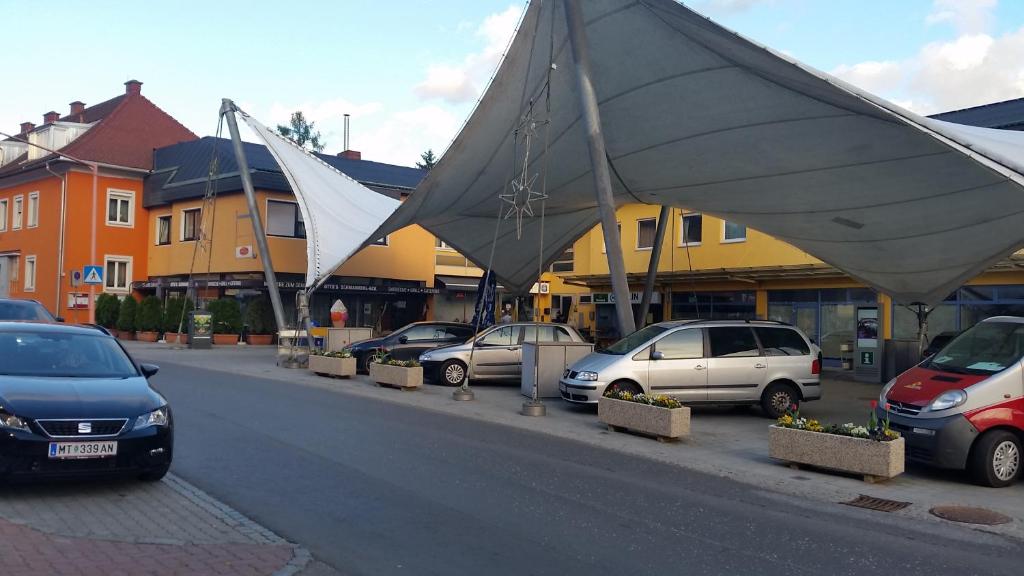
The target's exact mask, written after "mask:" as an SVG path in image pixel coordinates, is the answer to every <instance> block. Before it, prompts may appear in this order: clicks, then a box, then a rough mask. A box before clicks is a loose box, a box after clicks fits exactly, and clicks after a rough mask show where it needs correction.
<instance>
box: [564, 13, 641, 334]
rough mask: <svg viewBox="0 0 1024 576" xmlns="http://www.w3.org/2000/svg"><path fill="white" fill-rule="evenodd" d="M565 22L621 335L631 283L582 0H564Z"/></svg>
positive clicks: (629, 322) (629, 328) (629, 317)
mask: <svg viewBox="0 0 1024 576" xmlns="http://www.w3.org/2000/svg"><path fill="white" fill-rule="evenodd" d="M563 5H564V6H565V19H566V24H567V25H568V27H569V40H570V43H571V44H572V56H573V60H574V61H575V62H576V82H577V84H578V87H579V91H580V106H581V112H582V116H583V126H584V127H585V129H586V131H587V144H588V145H589V148H590V164H591V166H592V168H593V173H594V191H595V194H596V196H597V207H598V209H599V210H600V212H601V228H602V230H603V231H604V245H605V250H606V252H607V255H608V271H609V273H610V275H611V280H612V293H613V294H614V295H615V313H616V316H617V317H618V321H619V332H620V334H619V335H620V336H626V335H628V334H631V333H633V331H635V330H636V326H635V324H634V323H633V307H632V305H631V304H630V299H629V283H628V282H627V281H626V265H625V263H624V262H623V259H622V243H621V239H620V235H619V227H618V224H617V222H616V221H615V197H614V194H613V193H612V180H611V174H610V173H609V171H608V156H607V152H606V151H605V145H604V135H603V134H602V133H601V114H600V112H599V110H598V107H597V94H595V92H594V85H593V84H592V83H591V80H590V53H589V50H588V48H587V34H586V29H585V25H584V23H583V12H582V11H581V10H580V3H579V0H563Z"/></svg>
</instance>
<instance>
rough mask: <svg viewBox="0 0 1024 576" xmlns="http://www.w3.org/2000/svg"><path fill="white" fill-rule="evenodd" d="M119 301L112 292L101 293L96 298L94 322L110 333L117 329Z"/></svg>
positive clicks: (119, 311)
mask: <svg viewBox="0 0 1024 576" xmlns="http://www.w3.org/2000/svg"><path fill="white" fill-rule="evenodd" d="M120 313H121V302H120V301H119V300H118V299H117V296H114V295H113V294H107V293H103V294H100V295H99V296H98V297H97V298H96V323H97V324H99V325H100V326H103V327H104V328H106V329H107V330H110V331H111V332H112V333H113V332H115V331H117V317H118V315H119V314H120Z"/></svg>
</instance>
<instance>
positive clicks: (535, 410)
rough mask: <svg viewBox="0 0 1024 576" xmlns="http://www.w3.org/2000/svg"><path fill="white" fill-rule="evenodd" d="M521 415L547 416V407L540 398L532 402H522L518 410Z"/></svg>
mask: <svg viewBox="0 0 1024 576" xmlns="http://www.w3.org/2000/svg"><path fill="white" fill-rule="evenodd" d="M519 413H520V414H522V415H523V416H547V414H548V409H547V407H546V406H544V403H543V402H541V401H540V400H537V401H536V402H534V401H533V400H531V401H529V402H523V409H522V410H521V411H520V412H519Z"/></svg>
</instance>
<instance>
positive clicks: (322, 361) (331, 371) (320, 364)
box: [309, 354, 356, 378]
mask: <svg viewBox="0 0 1024 576" xmlns="http://www.w3.org/2000/svg"><path fill="white" fill-rule="evenodd" d="M309 369H310V370H311V371H312V372H314V373H316V374H318V375H320V376H337V377H340V378H348V377H349V376H355V375H356V359H355V358H332V357H330V356H317V355H315V354H311V355H310V356H309Z"/></svg>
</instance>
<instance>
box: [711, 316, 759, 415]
mask: <svg viewBox="0 0 1024 576" xmlns="http://www.w3.org/2000/svg"><path fill="white" fill-rule="evenodd" d="M707 331H708V347H709V351H710V358H709V359H708V400H709V401H711V402H733V401H747V400H750V401H754V400H757V399H758V397H759V395H760V389H761V386H762V385H763V384H764V383H765V378H766V377H767V376H766V375H767V373H768V370H767V368H768V363H767V362H766V361H765V357H764V356H762V355H761V349H760V348H759V347H758V345H757V340H755V339H754V331H753V330H751V329H750V327H749V326H723V327H719V328H708V329H707Z"/></svg>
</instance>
